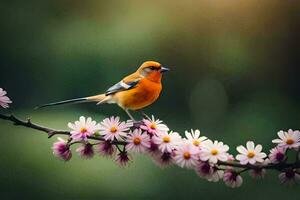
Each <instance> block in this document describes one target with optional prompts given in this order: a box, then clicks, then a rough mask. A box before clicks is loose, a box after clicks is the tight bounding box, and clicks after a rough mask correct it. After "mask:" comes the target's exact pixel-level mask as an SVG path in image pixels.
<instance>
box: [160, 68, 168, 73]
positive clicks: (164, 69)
mask: <svg viewBox="0 0 300 200" xmlns="http://www.w3.org/2000/svg"><path fill="white" fill-rule="evenodd" d="M159 71H160V72H161V73H164V72H167V71H170V69H169V68H166V67H161V69H160V70H159Z"/></svg>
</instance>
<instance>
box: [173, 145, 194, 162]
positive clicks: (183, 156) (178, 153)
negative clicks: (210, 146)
mask: <svg viewBox="0 0 300 200" xmlns="http://www.w3.org/2000/svg"><path fill="white" fill-rule="evenodd" d="M174 160H175V162H176V164H177V165H179V166H180V167H186V168H192V167H194V166H196V164H197V162H198V160H199V148H197V147H196V146H194V145H193V144H190V143H182V144H181V145H180V146H179V147H178V148H177V149H176V150H175V156H174Z"/></svg>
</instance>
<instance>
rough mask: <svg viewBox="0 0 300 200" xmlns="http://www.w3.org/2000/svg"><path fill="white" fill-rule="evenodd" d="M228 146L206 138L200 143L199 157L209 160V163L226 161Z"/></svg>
mask: <svg viewBox="0 0 300 200" xmlns="http://www.w3.org/2000/svg"><path fill="white" fill-rule="evenodd" d="M228 150H229V147H228V146H227V145H224V144H223V142H218V141H214V142H212V141H211V140H206V141H205V142H203V143H202V146H201V151H200V159H201V160H202V161H209V162H211V163H217V162H218V160H220V161H227V159H228V154H227V151H228Z"/></svg>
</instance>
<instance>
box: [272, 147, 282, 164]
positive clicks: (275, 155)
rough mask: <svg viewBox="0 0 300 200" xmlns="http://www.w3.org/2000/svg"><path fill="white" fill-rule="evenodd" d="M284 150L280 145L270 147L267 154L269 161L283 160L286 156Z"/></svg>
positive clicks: (277, 161)
mask: <svg viewBox="0 0 300 200" xmlns="http://www.w3.org/2000/svg"><path fill="white" fill-rule="evenodd" d="M285 152H286V149H285V148H281V147H275V148H273V149H271V150H270V154H269V159H270V161H271V162H272V163H274V164H276V163H280V162H282V161H284V159H285V158H286V157H285Z"/></svg>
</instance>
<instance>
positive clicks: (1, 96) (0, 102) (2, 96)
mask: <svg viewBox="0 0 300 200" xmlns="http://www.w3.org/2000/svg"><path fill="white" fill-rule="evenodd" d="M6 94H7V92H6V91H5V90H3V89H2V88H0V106H1V107H2V108H8V107H9V105H8V104H9V103H12V101H11V100H10V99H9V98H8V97H7V96H6Z"/></svg>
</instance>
